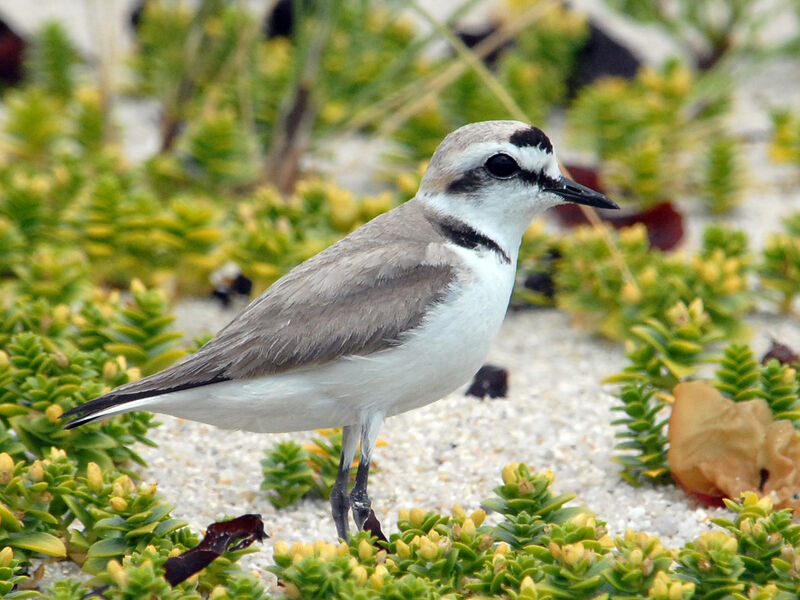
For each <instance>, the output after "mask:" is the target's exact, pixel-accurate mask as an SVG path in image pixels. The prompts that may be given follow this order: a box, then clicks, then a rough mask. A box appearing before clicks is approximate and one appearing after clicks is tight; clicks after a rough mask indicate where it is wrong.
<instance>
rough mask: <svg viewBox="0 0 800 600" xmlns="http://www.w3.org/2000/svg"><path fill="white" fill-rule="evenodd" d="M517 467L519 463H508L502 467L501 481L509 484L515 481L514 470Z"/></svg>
mask: <svg viewBox="0 0 800 600" xmlns="http://www.w3.org/2000/svg"><path fill="white" fill-rule="evenodd" d="M517 467H519V463H510V464H507V465H506V466H505V467H503V472H502V477H503V483H505V484H506V485H511V484H512V483H516V482H517V474H516V472H515V471H516V470H517Z"/></svg>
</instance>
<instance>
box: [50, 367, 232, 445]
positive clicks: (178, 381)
mask: <svg viewBox="0 0 800 600" xmlns="http://www.w3.org/2000/svg"><path fill="white" fill-rule="evenodd" d="M195 356H196V355H195ZM184 365H185V363H183V364H178V365H174V366H172V367H170V368H168V369H166V370H164V371H161V372H159V373H155V374H154V375H150V376H149V377H145V378H144V379H139V380H137V381H132V382H130V383H126V384H125V385H122V386H120V387H118V388H116V389H113V390H111V391H110V392H108V393H107V394H103V395H102V396H99V397H97V398H95V399H94V400H89V402H85V403H84V404H81V405H80V406H76V407H75V408H73V409H70V410H68V411H67V412H65V413H64V414H63V415H61V417H62V418H66V419H70V418H71V419H72V420H71V421H70V422H69V423H67V424H66V425H65V428H66V429H72V428H74V427H80V426H81V425H84V424H85V423H91V422H92V421H95V420H97V419H103V418H105V417H113V416H114V415H119V414H122V413H127V412H131V411H133V410H151V409H152V408H155V407H156V405H157V404H158V401H157V398H158V397H159V396H164V395H166V394H170V393H172V392H179V391H181V390H187V389H190V388H195V387H200V386H203V385H208V384H212V383H220V382H222V381H227V380H228V377H225V376H224V375H222V374H221V373H211V374H202V375H201V376H196V375H194V373H193V372H191V371H190V372H188V373H187V372H186V371H187V370H186V368H185V366H184ZM201 366H202V365H201Z"/></svg>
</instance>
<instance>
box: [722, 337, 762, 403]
mask: <svg viewBox="0 0 800 600" xmlns="http://www.w3.org/2000/svg"><path fill="white" fill-rule="evenodd" d="M760 371H761V368H760V366H759V364H758V361H757V360H756V357H755V354H753V351H752V350H751V349H750V346H748V345H747V344H730V345H729V346H726V347H725V350H724V351H723V354H722V358H721V359H720V362H719V369H717V382H716V383H715V387H716V388H717V389H718V390H719V391H720V392H722V393H723V394H725V395H726V396H728V397H729V398H730V399H731V400H733V401H734V402H742V401H744V400H751V399H753V398H758V397H759V395H760V394H759V390H758V380H759V373H760Z"/></svg>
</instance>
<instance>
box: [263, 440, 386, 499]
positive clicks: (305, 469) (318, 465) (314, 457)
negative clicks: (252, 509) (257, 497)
mask: <svg viewBox="0 0 800 600" xmlns="http://www.w3.org/2000/svg"><path fill="white" fill-rule="evenodd" d="M317 433H318V434H320V435H318V436H317V437H314V438H312V440H311V443H309V444H305V445H303V446H301V445H300V444H298V443H296V442H294V441H291V440H288V441H285V442H278V443H276V444H275V445H274V446H273V447H272V448H271V449H269V450H267V451H266V455H267V456H266V458H265V459H264V460H262V461H261V466H262V472H263V474H264V480H263V481H262V483H261V489H262V490H267V492H268V493H267V498H268V500H269V501H270V502H272V504H273V506H275V507H276V508H284V507H286V506H290V505H292V504H294V503H295V502H297V501H298V500H300V499H301V498H304V497H306V496H308V495H313V496H316V497H318V498H326V499H327V498H328V497H330V495H331V490H332V489H333V484H334V482H335V481H336V474H337V473H338V471H339V461H340V456H341V453H342V430H341V428H336V429H320V430H318V431H317ZM380 443H381V441H380V440H379V444H380ZM359 456H360V452H359V451H358V450H357V451H356V456H355V458H354V459H353V465H352V467H351V469H350V482H351V483H352V482H353V481H355V478H356V473H358V460H359ZM372 468H373V469H374V468H375V465H374V463H373V466H372Z"/></svg>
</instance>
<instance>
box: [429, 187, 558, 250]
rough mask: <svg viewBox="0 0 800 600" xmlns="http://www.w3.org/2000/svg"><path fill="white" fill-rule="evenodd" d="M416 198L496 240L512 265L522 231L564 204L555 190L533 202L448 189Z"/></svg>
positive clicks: (441, 213) (444, 215)
mask: <svg viewBox="0 0 800 600" xmlns="http://www.w3.org/2000/svg"><path fill="white" fill-rule="evenodd" d="M417 198H418V200H419V201H421V202H423V203H424V204H426V205H427V206H430V207H431V208H433V209H434V210H435V211H436V212H437V213H438V214H439V215H442V216H443V217H445V218H447V217H449V218H452V219H454V220H456V221H460V222H462V223H464V224H466V225H468V226H469V227H471V228H472V229H474V230H475V231H477V232H478V233H480V234H482V235H484V236H486V237H488V238H490V239H491V240H493V241H494V242H495V243H496V244H497V245H498V246H500V248H502V250H503V251H504V252H505V253H506V254H507V255H508V257H509V258H510V259H511V264H513V265H516V263H517V257H518V255H519V247H520V244H521V242H522V235H523V234H524V233H525V230H526V229H527V228H528V226H529V225H530V223H531V221H532V220H533V219H534V218H536V217H537V216H538V215H539V214H541V213H542V212H544V211H545V210H547V209H548V208H550V207H552V206H556V205H557V204H561V200H560V199H559V198H558V197H557V196H555V195H553V194H542V195H540V196H537V197H536V199H535V201H534V202H530V200H529V201H528V202H524V201H522V202H507V201H501V202H497V201H492V199H491V198H481V197H477V198H475V197H472V198H469V199H467V198H464V197H463V196H462V197H454V196H452V195H450V194H446V193H428V194H424V195H420V196H417ZM551 198H552V200H551Z"/></svg>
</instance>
